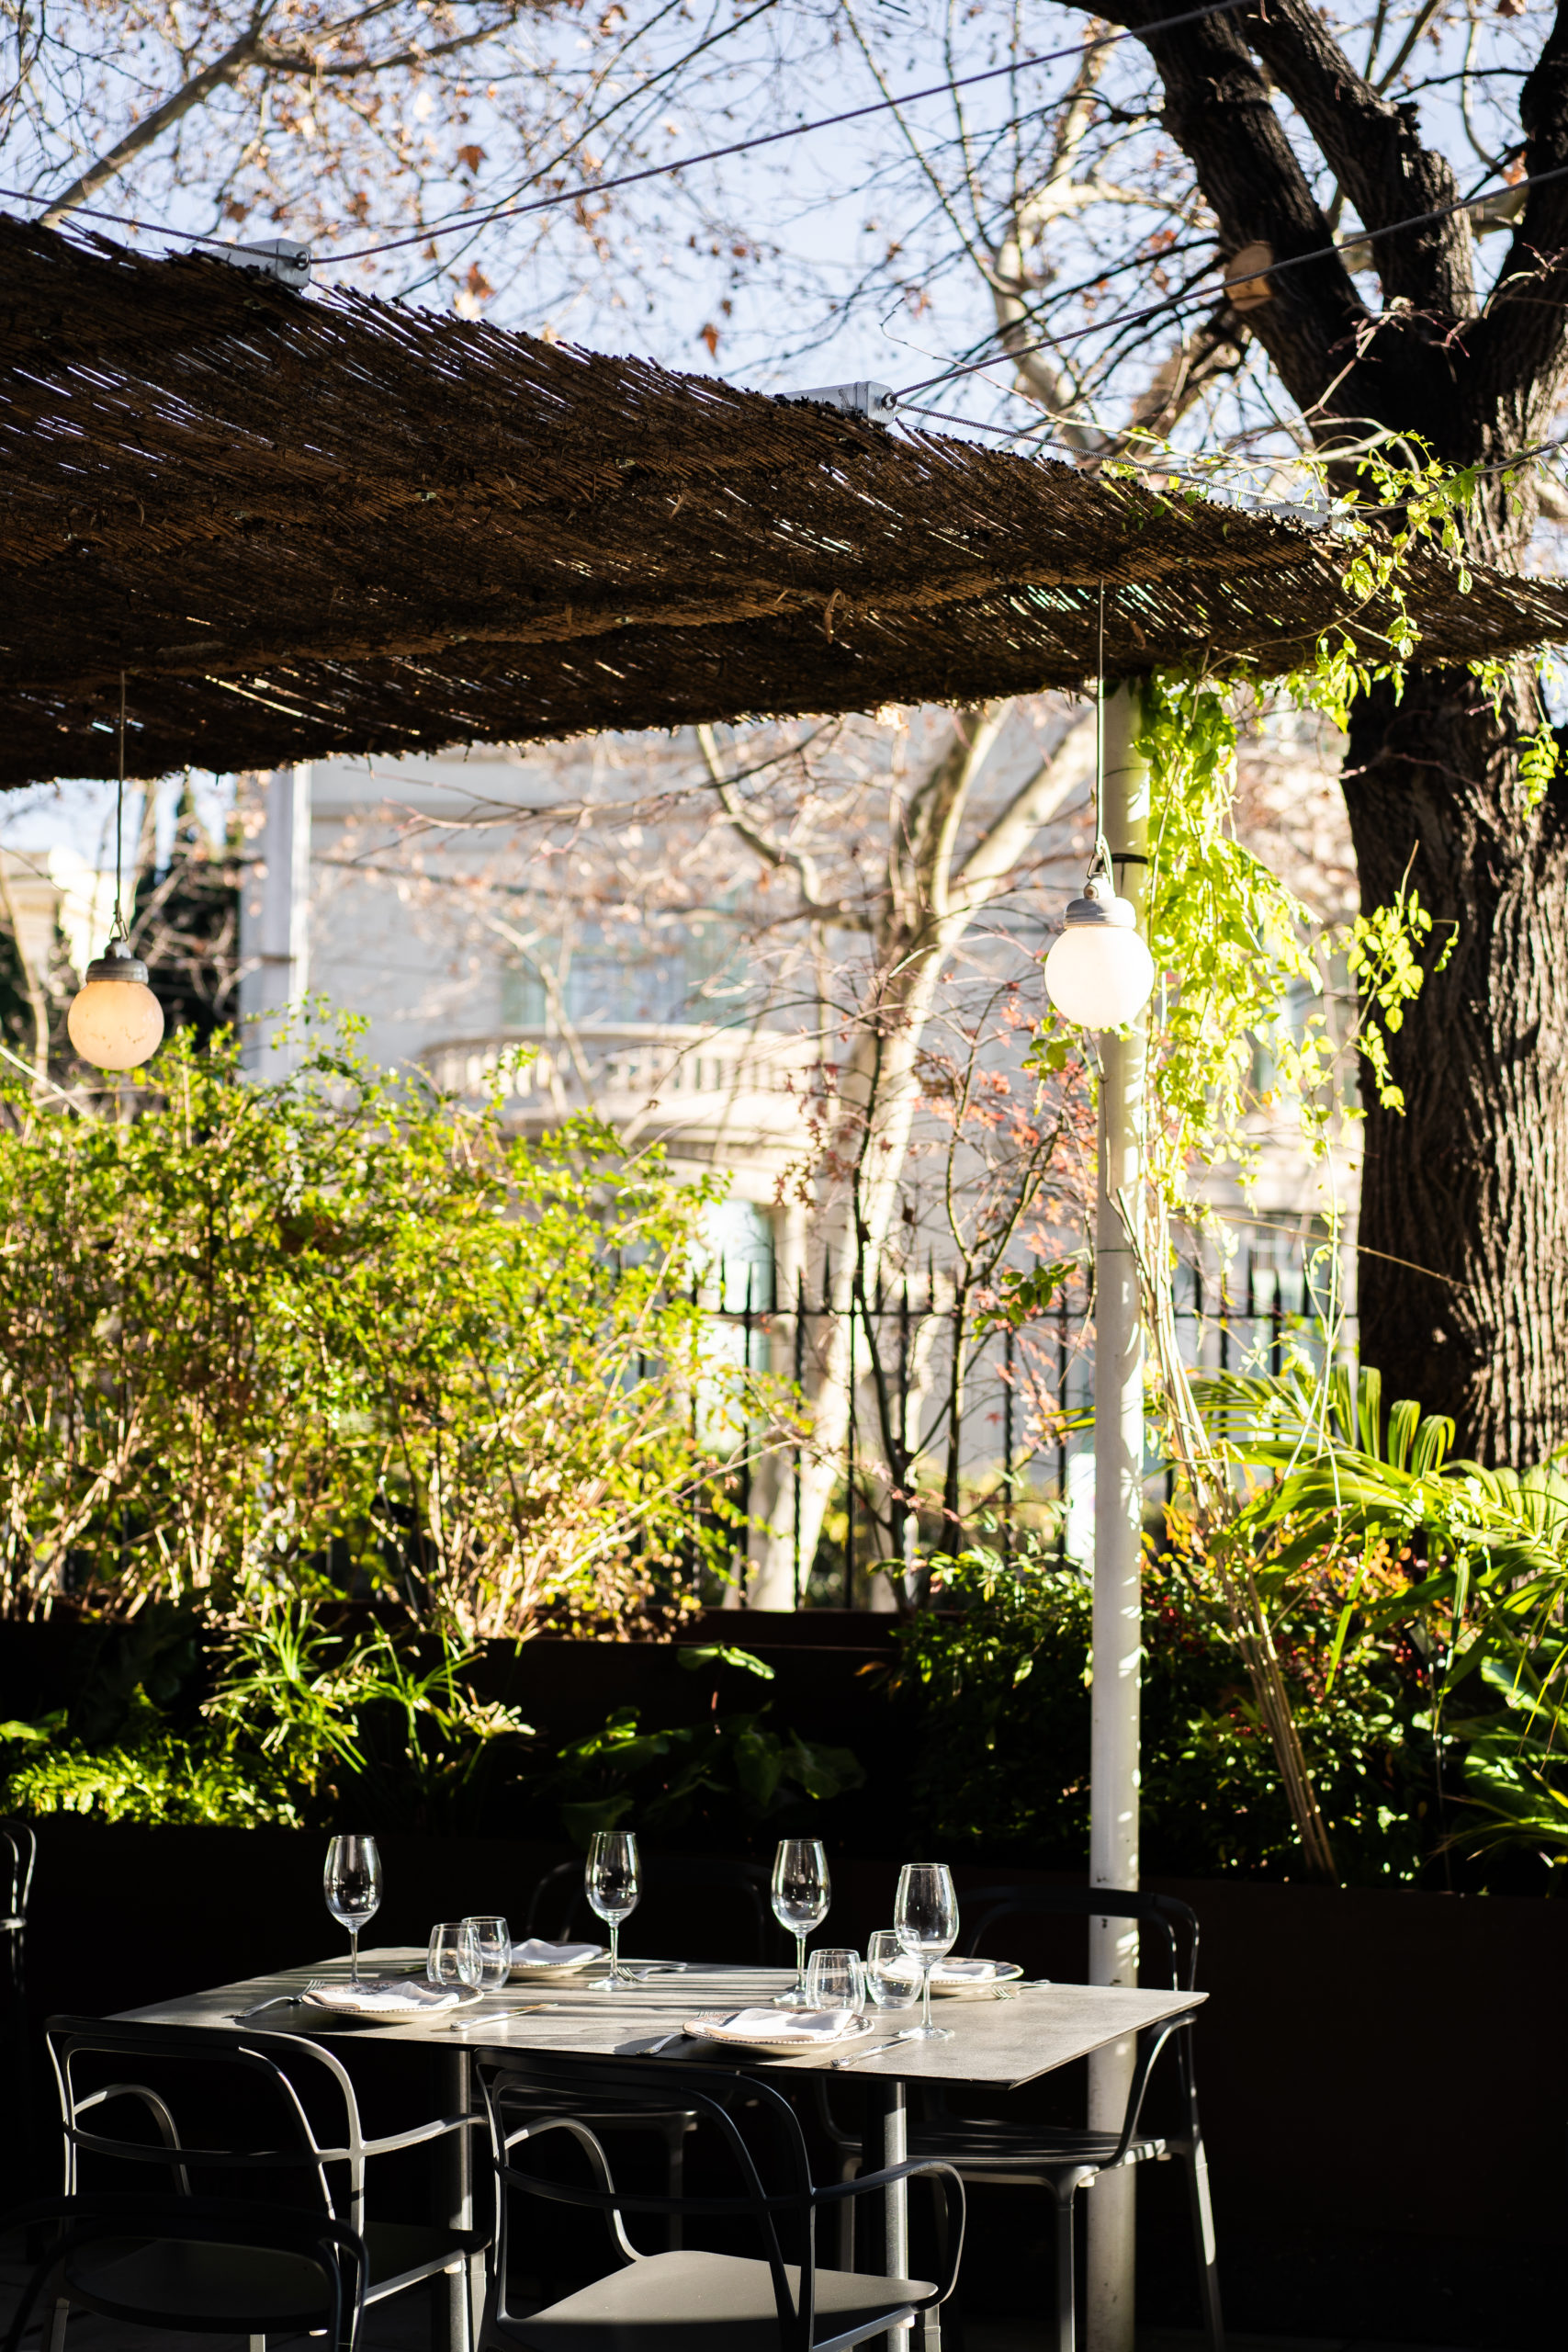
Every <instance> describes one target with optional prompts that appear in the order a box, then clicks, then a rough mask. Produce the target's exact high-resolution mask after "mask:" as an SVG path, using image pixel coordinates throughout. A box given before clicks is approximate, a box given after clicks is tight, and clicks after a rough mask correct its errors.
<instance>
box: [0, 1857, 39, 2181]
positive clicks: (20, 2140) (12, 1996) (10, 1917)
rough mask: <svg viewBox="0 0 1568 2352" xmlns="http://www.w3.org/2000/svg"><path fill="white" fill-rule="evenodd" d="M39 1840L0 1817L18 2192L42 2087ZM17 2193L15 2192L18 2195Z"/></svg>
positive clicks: (12, 2154)
mask: <svg viewBox="0 0 1568 2352" xmlns="http://www.w3.org/2000/svg"><path fill="white" fill-rule="evenodd" d="M37 1861H38V1839H37V1838H36V1837H35V1836H34V1835H33V1832H32V1830H31V1829H30V1828H29V1827H28V1824H27V1823H26V1822H25V1821H13V1820H9V1819H4V1818H0V1935H3V1936H4V1938H5V1940H6V1978H5V1984H6V1996H5V2002H4V2006H5V2007H6V2026H5V2032H6V2039H7V2041H9V2044H10V2052H9V2062H8V2063H9V2066H10V2070H11V2073H12V2075H13V2078H14V2087H13V2094H12V2097H13V2105H12V2123H11V2133H10V2147H9V2150H8V2152H7V2154H8V2156H9V2160H10V2161H9V2166H8V2167H7V2168H8V2169H10V2170H11V2171H12V2177H13V2178H14V2181H15V2184H16V2188H24V2187H28V2186H30V2185H31V2181H32V2177H33V2132H34V2103H35V2092H36V2085H35V2083H34V2080H33V2052H32V2045H31V2041H30V2039H29V2036H28V1980H27V1941H28V1896H29V1895H30V1894H31V1893H32V1883H33V1869H34V1866H35V1864H36V1863H37ZM13 2193H15V2192H14V2191H13Z"/></svg>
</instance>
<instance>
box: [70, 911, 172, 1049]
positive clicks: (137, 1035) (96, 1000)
mask: <svg viewBox="0 0 1568 2352" xmlns="http://www.w3.org/2000/svg"><path fill="white" fill-rule="evenodd" d="M65 1026H66V1029H67V1030H68V1032H69V1033H70V1037H71V1043H72V1044H73V1046H75V1048H76V1051H77V1052H78V1053H79V1054H80V1055H81V1057H82V1059H83V1060H84V1061H85V1062H95V1063H96V1065H97V1067H98V1069H141V1065H142V1063H143V1062H144V1061H148V1060H150V1059H151V1057H152V1055H153V1054H155V1053H156V1052H157V1050H158V1047H159V1046H161V1045H162V1043H163V1040H164V1008H163V1006H162V1005H161V1004H160V1003H159V1001H158V1000H157V998H156V997H155V996H154V995H153V993H152V989H150V988H149V987H148V985H147V967H146V965H145V964H144V963H143V962H142V961H141V956H133V955H132V954H131V951H130V941H129V940H128V939H127V938H126V937H125V936H124V933H116V934H115V935H114V936H113V937H111V938H110V940H109V942H108V944H107V946H106V947H105V949H104V952H103V954H102V955H101V956H95V958H94V960H93V961H92V963H90V964H89V965H88V967H87V977H86V978H85V981H84V982H83V984H82V987H81V989H79V991H78V992H77V994H76V995H75V996H74V997H73V999H72V1002H71V1010H70V1012H68V1013H67V1015H66V1017H65Z"/></svg>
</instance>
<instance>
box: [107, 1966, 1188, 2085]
mask: <svg viewBox="0 0 1568 2352" xmlns="http://www.w3.org/2000/svg"><path fill="white" fill-rule="evenodd" d="M423 1962H424V1954H423V1951H419V1950H417V1949H415V1948H413V1947H412V1946H410V1947H401V1946H388V1947H384V1948H383V1949H382V1950H380V1951H367V1952H364V1953H362V1954H361V1956H360V1965H361V1968H362V1969H363V1970H364V1971H365V1972H366V1973H368V1974H373V1975H378V1974H385V1975H397V1974H400V1973H411V1974H412V1973H423ZM347 1974H348V1963H347V1962H346V1960H344V1958H343V1957H342V1956H341V1955H340V1954H334V1955H333V1958H332V1959H331V1960H328V1961H324V1962H317V1963H316V1964H315V1965H313V1966H310V1967H301V1968H294V1969H286V1970H284V1971H283V1972H282V1973H279V1974H277V1975H275V1976H257V1977H252V1978H249V1979H248V1980H247V1981H246V1982H245V1983H243V1984H239V1985H215V1986H214V1987H212V1989H211V1990H210V1991H208V1992H203V1993H193V1994H189V1995H187V1996H185V1997H184V1998H182V1999H179V2000H174V2001H155V2002H153V2003H152V2004H151V2005H150V2006H149V2007H145V2008H140V2009H127V2010H125V2011H123V2012H121V2015H122V2016H124V2017H125V2018H140V2019H144V2020H146V2021H148V2022H150V2023H151V2022H153V2021H156V2022H158V2023H160V2024H164V2025H195V2026H214V2027H223V2028H229V2029H231V2028H232V2026H233V2024H234V2021H235V2014H236V2012H237V2011H239V2010H242V2009H247V2008H251V2007H254V2006H255V2004H257V2003H258V2002H261V2001H265V2000H268V1999H270V1998H271V1997H272V1996H275V1995H278V1994H285V1993H289V1992H292V1991H297V1990H299V1989H301V1988H302V1987H303V1986H304V1985H305V1984H306V1983H307V1982H308V1981H309V1980H310V1978H312V1977H317V1978H320V1977H332V1978H337V1979H343V1978H345V1977H346V1976H347ZM793 1982H794V1977H793V1973H792V1972H791V1971H789V1970H787V1969H761V1968H735V1967H721V1966H707V1965H705V1964H702V1963H691V1964H688V1965H686V1966H684V1967H683V1968H682V1971H681V1973H679V1974H661V1975H656V1976H651V1977H649V1978H648V1979H647V1980H645V1981H643V1982H641V1983H639V1984H638V1985H637V1987H636V1988H635V1989H634V1990H629V1991H622V1992H618V1993H604V1992H596V1991H594V1990H592V1988H591V1987H589V1986H587V1985H582V1986H581V1987H580V1986H578V1985H559V1984H552V1985H525V1984H524V1983H522V1982H520V1981H518V1980H516V1979H513V1982H512V1983H511V1984H510V1985H505V1986H503V1987H502V1989H501V1991H500V1992H498V1993H494V1994H491V1995H487V1996H486V1998H485V2000H484V2002H483V2003H482V2004H481V2005H480V2006H479V2007H477V2008H473V2009H469V2010H467V2011H466V2012H465V2013H464V2014H463V2016H462V2017H461V2018H459V2019H457V2020H456V2021H454V2019H453V2018H451V2017H450V2016H449V2015H443V2014H440V2013H437V2014H436V2015H434V2016H433V2017H429V2018H394V2019H389V2020H387V2021H385V2022H382V2021H379V2020H377V2021H375V2022H372V2021H369V2020H367V2019H365V2018H350V2017H344V2016H343V2015H342V2014H340V2013H339V2012H336V2011H334V2010H331V2009H321V2008H314V2007H307V2006H303V2005H301V2006H298V2007H279V2008H274V2009H269V2010H267V2011H266V2013H265V2015H264V2016H262V2017H260V2018H254V2020H252V2021H251V2022H252V2023H253V2025H254V2028H255V2030H258V2031H261V2030H266V2031H273V2032H287V2033H299V2034H306V2035H309V2036H310V2039H312V2040H314V2041H339V2040H349V2039H353V2040H355V2041H360V2040H363V2039H366V2038H367V2037H368V2038H369V2039H371V2040H373V2041H377V2042H414V2043H418V2044H421V2045H423V2047H425V2048H427V2049H433V2050H445V2051H447V2052H455V2051H457V2050H458V2049H463V2048H467V2049H469V2050H479V2051H484V2052H494V2053H496V2054H502V2053H504V2052H508V2051H523V2050H552V2051H581V2052H584V2053H586V2054H594V2055H598V2056H604V2055H606V2054H609V2053H611V2052H614V2053H615V2054H617V2055H620V2056H623V2057H628V2058H629V2057H637V2056H642V2055H645V2054H648V2052H649V2043H650V2042H653V2041H658V2040H660V2037H661V2036H663V2035H665V2034H669V2033H672V2032H674V2031H675V2030H677V2029H678V2028H679V2027H680V2026H681V2025H682V2022H683V2021H684V2020H685V2019H687V2018H693V2017H694V2016H695V2015H696V2014H697V2013H698V2012H699V2011H701V2010H704V2009H720V2008H739V2007H743V2006H750V2004H752V2003H756V2002H765V2001H770V2000H772V1999H773V1996H774V1995H775V1994H778V1993H782V1992H784V1990H785V1989H786V1987H787V1986H788V1985H790V1984H792V1983H793ZM1206 1998H1207V1996H1206V1995H1205V1994H1202V1993H1161V1992H1144V1991H1141V1990H1138V1989H1131V1988H1126V1989H1124V1988H1122V1987H1121V1986H1119V1985H1059V1984H1052V1985H1031V1986H1029V1987H1027V1988H1026V1989H1021V1990H1020V1991H1019V1992H1017V1993H1016V1994H1014V1995H1012V1996H1010V1997H1008V1998H1005V1999H997V1998H994V1997H992V1998H987V1999H985V2000H970V1999H953V1998H938V1999H937V2000H935V2001H933V2002H932V2004H931V2007H932V2013H933V2016H934V2017H935V2018H936V2019H937V2021H938V2022H940V2023H941V2024H942V2025H945V2026H951V2027H952V2029H953V2040H952V2041H914V2042H910V2041H905V2042H897V2041H891V2040H889V2041H887V2043H886V2047H884V2048H882V2049H879V2050H878V2052H876V2054H875V2055H871V2056H866V2057H864V2058H862V2059H859V2060H857V2063H856V2064H855V2066H854V2067H853V2068H852V2070H851V2071H852V2072H853V2073H855V2074H856V2075H862V2076H864V2077H866V2078H867V2079H875V2078H876V2077H878V2076H880V2077H882V2078H883V2079H884V2080H886V2081H893V2082H942V2083H951V2084H954V2085H956V2084H960V2083H990V2084H1006V2085H1007V2086H1009V2087H1010V2088H1016V2087H1017V2086H1019V2085H1020V2084H1021V2083H1027V2082H1030V2081H1032V2080H1033V2078H1034V2077H1035V2076H1036V2075H1047V2074H1050V2073H1051V2072H1052V2071H1053V2069H1054V2068H1055V2067H1058V2066H1066V2065H1070V2064H1072V2062H1073V2060H1074V2059H1076V2058H1084V2057H1087V2056H1088V2055H1089V2052H1090V2051H1093V2050H1100V2049H1103V2048H1105V2047H1106V2045H1107V2044H1108V2043H1111V2042H1113V2041H1122V2040H1123V2039H1124V2038H1125V2037H1126V2036H1127V2035H1129V2034H1134V2033H1136V2032H1137V2031H1138V2030H1140V2028H1142V2027H1144V2026H1146V2025H1156V2024H1157V2023H1159V2022H1160V2020H1161V2019H1163V2018H1172V2017H1179V2016H1182V2015H1183V2014H1185V2013H1186V2012H1188V2011H1190V2010H1192V2009H1195V2008H1197V2007H1199V2006H1200V2005H1201V2003H1202V2002H1203V2001H1204V2000H1205V1999H1206ZM912 2021H913V2018H912V2016H911V2013H909V2012H907V2011H906V2012H902V2013H878V2014H876V2016H875V2023H876V2027H877V2030H878V2033H879V2034H882V2033H886V2034H887V2035H888V2036H889V2037H891V2036H892V2035H893V2034H895V2033H896V2032H897V2030H898V2028H899V2027H900V2026H901V2025H906V2024H909V2023H911V2022H912ZM663 2054H664V2055H667V2056H669V2057H670V2058H671V2059H676V2060H679V2061H681V2062H682V2063H683V2064H692V2063H694V2062H696V2063H701V2062H703V2061H705V2060H707V2059H709V2058H711V2059H713V2060H715V2061H716V2062H718V2063H721V2064H726V2065H729V2066H739V2067H740V2068H742V2069H743V2070H744V2071H746V2072H748V2073H750V2071H751V2070H752V2069H753V2068H758V2067H761V2068H765V2069H773V2068H774V2067H777V2068H779V2069H780V2070H781V2071H784V2072H786V2073H792V2074H793V2073H799V2072H802V2071H810V2070H813V2069H816V2068H825V2067H827V2066H828V2065H829V2063H830V2061H831V2059H832V2058H833V2057H834V2056H835V2055H838V2054H841V2053H840V2052H834V2051H833V2050H831V2049H829V2050H823V2051H809V2052H802V2053H801V2054H799V2055H798V2056H797V2055H795V2054H794V2053H793V2052H792V2053H791V2054H790V2055H789V2056H787V2057H773V2056H771V2055H767V2054H764V2053H762V2052H741V2051H739V2050H737V2049H735V2048H733V2047H731V2046H725V2045H721V2044H718V2043H716V2042H711V2041H709V2042H700V2041H679V2042H676V2043H675V2044H674V2045H673V2046H672V2047H671V2050H669V2051H668V2052H665V2053H663Z"/></svg>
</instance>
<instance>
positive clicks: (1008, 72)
mask: <svg viewBox="0 0 1568 2352" xmlns="http://www.w3.org/2000/svg"><path fill="white" fill-rule="evenodd" d="M1252 4H1253V0H1205V5H1204V6H1201V7H1199V8H1185V9H1183V10H1182V11H1181V12H1180V13H1179V15H1177V16H1174V17H1161V18H1160V19H1159V21H1158V22H1157V23H1156V24H1152V25H1140V26H1138V27H1137V28H1135V29H1134V28H1133V27H1131V26H1123V27H1122V28H1121V29H1120V30H1119V31H1116V32H1111V33H1097V34H1095V35H1094V37H1093V38H1092V39H1091V40H1084V41H1073V42H1070V43H1069V44H1068V46H1067V47H1066V48H1065V49H1053V50H1044V51H1041V53H1040V54H1039V55H1038V56H1034V57H1021V58H1013V59H1011V60H1010V61H1009V62H1008V63H1007V64H1005V65H991V66H987V67H985V68H984V69H982V70H981V71H979V72H977V73H974V74H952V75H950V76H949V77H948V78H947V79H946V80H945V81H942V82H932V83H930V84H928V85H926V87H925V88H923V89H919V90H902V91H899V92H898V93H897V94H896V95H895V96H892V97H882V98H874V99H871V100H868V102H867V103H866V104H865V105H864V106H859V107H846V108H845V109H844V111H843V112H842V113H840V114H829V115H819V116H818V117H817V118H816V119H814V120H813V121H810V122H796V123H789V124H786V125H785V127H784V129H783V130H766V131H761V132H759V133H758V134H757V135H756V136H755V137H754V138H750V139H736V140H732V141H730V142H729V143H728V145H726V146H723V147H708V148H705V149H703V150H702V151H701V153H697V154H694V155H678V156H676V157H675V158H674V160H673V161H672V162H671V163H667V164H647V165H645V166H644V167H643V168H642V169H641V170H639V171H636V172H626V173H623V174H621V175H619V176H618V177H616V178H615V179H608V180H604V179H596V180H587V181H584V182H583V183H581V186H579V187H570V188H559V189H557V190H555V191H554V192H552V193H551V194H550V195H548V196H541V197H536V198H533V199H532V200H531V201H530V202H529V203H527V204H505V205H499V206H497V207H495V208H494V209H492V210H491V211H489V212H466V213H461V214H458V215H457V217H456V218H454V219H451V220H448V221H446V223H445V224H443V223H442V222H439V221H438V222H436V223H434V224H433V225H427V226H425V227H422V228H419V229H414V230H411V231H410V232H409V233H408V234H407V235H406V236H400V237H392V238H389V239H387V240H385V241H384V242H383V243H380V244H376V245H356V246H353V247H351V248H350V250H349V251H348V252H346V253H337V254H314V253H312V255H311V259H312V262H314V263H317V264H319V266H321V267H322V268H328V267H335V266H337V265H338V264H340V263H343V262H351V261H368V260H371V259H373V258H374V257H375V256H376V255H377V254H387V253H397V252H400V250H401V249H402V248H403V247H404V246H406V245H417V244H420V243H424V242H425V241H426V240H427V239H429V238H431V237H434V236H458V235H462V234H465V233H467V232H468V231H470V230H473V229H482V228H487V227H489V225H490V224H491V222H492V221H495V220H518V219H521V218H523V217H524V216H525V215H526V214H528V213H531V212H543V211H547V210H548V209H551V208H553V207H554V206H557V205H561V204H580V203H581V202H583V201H584V200H585V199H586V198H590V197H594V196H606V195H610V194H612V193H613V192H614V191H615V189H616V188H622V187H637V185H638V184H639V183H641V182H642V181H644V180H651V179H668V178H670V177H671V176H672V175H674V174H676V173H678V172H684V171H690V170H692V169H693V168H694V166H695V165H697V164H715V163H720V162H723V161H724V160H725V159H726V158H727V157H728V156H731V155H744V154H748V153H751V152H752V151H753V150H754V149H756V148H759V147H775V146H777V145H778V144H779V142H780V141H783V140H786V139H805V138H808V137H809V136H810V135H811V133H812V132H813V131H818V130H838V129H840V127H841V126H842V125H843V124H845V123H847V122H860V121H863V119H865V118H866V117H867V116H868V115H874V114H886V113H887V112H889V111H890V110H892V109H894V108H897V107H906V106H915V105H917V104H919V101H920V100H921V99H923V98H938V97H944V96H947V95H948V94H949V93H950V92H952V91H953V90H967V89H973V88H975V87H976V85H978V84H980V83H982V82H996V81H1000V80H1004V79H1009V78H1011V77H1013V76H1016V75H1017V74H1022V73H1026V72H1028V71H1030V70H1031V69H1032V67H1035V66H1039V65H1058V64H1060V63H1062V62H1064V60H1066V59H1067V58H1070V57H1088V56H1090V55H1092V54H1093V53H1094V51H1097V50H1101V49H1114V48H1116V47H1118V46H1119V45H1120V44H1121V43H1122V41H1128V40H1146V39H1147V38H1148V37H1149V35H1151V34H1154V33H1166V32H1176V31H1179V29H1180V28H1181V27H1182V26H1183V25H1196V24H1201V23H1202V22H1204V21H1205V20H1206V19H1207V18H1209V17H1228V16H1233V15H1234V14H1235V11H1236V10H1237V9H1238V8H1245V7H1249V6H1252ZM757 13H761V12H760V11H758V12H757ZM0 196H4V197H10V198H15V199H16V200H17V202H19V203H23V204H44V205H48V204H49V203H50V202H51V199H50V198H46V197H40V196H39V194H38V192H37V190H36V189H28V188H15V187H6V188H0ZM70 211H71V213H72V214H73V215H75V214H77V213H80V214H81V216H82V217H83V219H84V220H108V221H112V222H114V223H116V224H117V225H118V226H119V227H121V228H130V229H145V230H147V231H149V232H151V233H152V234H154V235H164V236H171V237H182V238H185V239H186V240H187V241H188V242H189V243H192V244H203V245H217V246H219V247H220V248H225V249H228V250H232V248H231V245H230V243H229V241H228V240H226V239H224V238H221V237H213V236H204V235H202V234H200V233H199V232H197V231H194V230H187V229H177V228H175V227H174V226H173V225H172V223H170V222H168V221H166V220H141V219H140V218H139V217H138V216H136V215H135V214H132V213H125V212H106V211H103V210H100V209H97V208H96V207H95V206H92V205H87V204H73V205H72V206H71V207H70Z"/></svg>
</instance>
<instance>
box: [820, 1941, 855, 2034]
mask: <svg viewBox="0 0 1568 2352" xmlns="http://www.w3.org/2000/svg"><path fill="white" fill-rule="evenodd" d="M806 1996H807V2000H808V2001H809V2002H810V2004H811V2007H813V2008H814V2009H849V2010H851V2011H852V2013H853V2014H854V2016H856V2017H857V2018H858V2017H859V2016H860V2014H861V2011H862V2010H863V2008H864V2007H865V1966H864V1963H863V1961H862V1959H861V1956H860V1954H859V1952H858V1951H829V1950H828V1949H827V1948H826V1947H824V1948H823V1950H822V1951H814V1952H813V1953H812V1955H811V1961H810V1964H809V1966H808V1967H807V1972H806Z"/></svg>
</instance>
